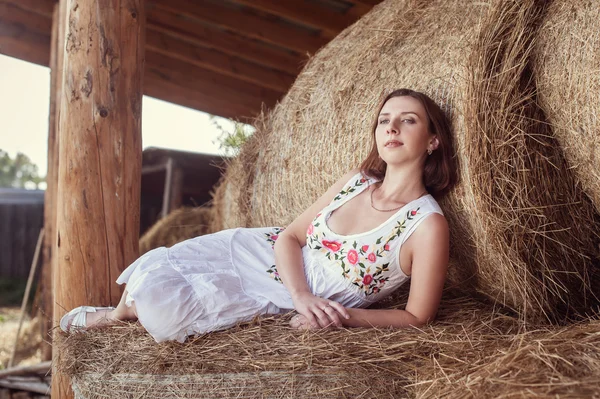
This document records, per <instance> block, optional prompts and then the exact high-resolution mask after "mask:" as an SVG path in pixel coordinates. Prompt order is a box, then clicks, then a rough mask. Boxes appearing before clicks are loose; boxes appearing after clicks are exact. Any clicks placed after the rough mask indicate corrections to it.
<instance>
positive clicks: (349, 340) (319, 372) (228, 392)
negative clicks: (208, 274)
mask: <svg viewBox="0 0 600 399" xmlns="http://www.w3.org/2000/svg"><path fill="white" fill-rule="evenodd" d="M399 300H400V303H399V305H400V307H402V306H403V305H404V304H405V303H406V300H407V295H406V293H405V294H404V295H403V296H402V297H401V298H400V299H399ZM289 317H290V315H286V316H283V317H273V318H269V317H265V318H262V319H256V320H255V321H253V322H251V323H245V324H242V325H239V326H237V327H234V328H232V329H229V330H225V331H219V332H214V333H209V334H204V335H202V336H199V337H195V338H190V339H189V340H188V341H187V342H185V343H183V344H180V343H178V342H164V343H160V344H156V342H155V341H154V340H153V339H152V337H151V336H150V335H149V334H147V333H146V332H145V331H144V329H143V328H142V327H141V326H139V324H133V323H131V324H130V323H123V324H122V325H120V326H116V327H108V328H101V329H98V330H92V331H89V332H87V333H85V334H72V335H66V334H63V333H60V334H59V337H58V338H57V339H56V341H55V343H54V344H55V345H56V346H57V353H58V354H59V362H58V367H59V368H60V369H61V370H62V371H63V372H65V373H66V374H68V375H69V376H70V377H71V378H72V381H73V385H74V389H75V391H76V392H79V394H80V398H81V399H97V398H108V397H119V398H133V397H135V398H214V397H219V398H240V397H243V398H264V397H290V398H292V397H293V398H313V397H314V398H355V397H361V398H397V397H417V398H439V397H448V398H484V397H515V398H516V397H523V394H524V393H527V395H528V396H531V397H548V398H549V397H553V398H554V397H569V398H575V397H593V396H594V395H598V394H600V388H599V387H598V384H597V381H598V379H599V378H600V334H599V333H600V319H598V317H597V315H596V318H595V319H589V320H587V321H586V322H585V323H581V324H579V325H573V326H570V327H568V328H544V327H540V328H539V329H536V330H533V331H529V332H525V331H524V326H523V324H522V323H521V322H520V321H519V320H518V319H517V318H515V317H511V316H508V315H506V314H503V313H502V312H500V311H498V309H495V308H494V307H493V305H491V304H486V303H481V302H478V301H476V300H474V299H472V298H470V297H464V296H460V295H457V294H456V292H449V291H447V292H445V294H444V301H443V302H442V306H441V307H440V310H439V316H438V321H437V322H436V323H435V324H431V325H428V326H426V327H423V328H414V327H411V328H406V329H371V328H354V329H335V330H313V331H298V330H293V329H291V328H290V327H289V326H288V321H289Z"/></svg>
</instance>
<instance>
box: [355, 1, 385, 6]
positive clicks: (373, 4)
mask: <svg viewBox="0 0 600 399" xmlns="http://www.w3.org/2000/svg"><path fill="white" fill-rule="evenodd" d="M350 2H351V3H354V4H362V5H364V6H369V7H373V6H376V5H377V4H379V3H381V2H382V0H350Z"/></svg>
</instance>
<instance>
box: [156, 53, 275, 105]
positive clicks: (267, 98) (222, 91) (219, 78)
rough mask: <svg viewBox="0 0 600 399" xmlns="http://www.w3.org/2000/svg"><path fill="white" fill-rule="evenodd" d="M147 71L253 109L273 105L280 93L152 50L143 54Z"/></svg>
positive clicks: (181, 85) (182, 85)
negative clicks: (263, 105)
mask: <svg viewBox="0 0 600 399" xmlns="http://www.w3.org/2000/svg"><path fill="white" fill-rule="evenodd" d="M146 63H147V65H148V66H147V68H146V70H147V71H149V70H153V71H155V73H157V74H158V75H160V76H162V77H163V78H164V79H165V80H168V81H170V82H172V83H176V84H178V85H179V86H180V87H182V88H185V87H187V88H192V89H194V90H196V91H200V92H205V93H207V94H210V95H213V96H214V97H220V98H222V99H228V102H229V100H230V99H231V100H233V101H232V104H233V103H235V104H239V105H242V106H246V107H250V108H254V107H256V106H257V105H259V108H260V103H261V102H265V103H268V104H272V103H274V102H275V101H276V100H278V99H279V98H281V97H282V96H283V94H284V93H283V92H280V91H275V90H272V89H267V88H264V87H260V86H257V85H255V84H252V83H249V82H244V81H242V80H239V79H235V78H231V77H228V76H224V75H221V74H219V73H216V72H213V71H209V70H206V69H200V68H199V67H197V66H195V65H192V64H189V63H187V62H183V61H179V60H175V59H172V58H169V57H166V56H164V55H162V54H158V53H155V52H153V51H147V52H146Z"/></svg>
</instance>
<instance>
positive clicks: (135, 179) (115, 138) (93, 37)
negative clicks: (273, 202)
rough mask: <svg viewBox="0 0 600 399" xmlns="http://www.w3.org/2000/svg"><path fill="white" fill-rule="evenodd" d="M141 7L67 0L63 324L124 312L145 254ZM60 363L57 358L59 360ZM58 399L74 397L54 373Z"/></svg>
mask: <svg viewBox="0 0 600 399" xmlns="http://www.w3.org/2000/svg"><path fill="white" fill-rule="evenodd" d="M144 4H145V2H144V1H143V0H90V1H85V2H82V1H77V0H67V19H66V21H67V32H66V44H65V52H64V72H63V83H62V102H61V106H60V122H59V137H60V140H59V141H60V143H59V157H60V159H59V163H58V193H57V237H56V247H55V250H56V256H57V264H56V266H57V267H56V268H55V270H54V294H55V296H54V300H55V308H54V315H55V322H56V323H57V324H58V320H60V317H61V316H62V315H64V314H65V313H66V312H67V311H69V310H70V309H72V308H75V307H77V306H80V305H93V306H106V305H113V306H114V305H116V304H117V303H118V301H119V298H120V296H121V292H122V289H121V288H122V287H119V286H118V285H117V284H116V283H115V280H116V279H117V277H118V276H119V274H120V273H121V272H122V271H123V269H124V268H125V267H126V266H128V265H129V264H130V263H131V262H133V261H134V260H135V259H136V258H137V256H138V240H139V213H140V184H141V166H142V162H141V160H142V147H141V112H142V81H143V76H142V75H143V70H144V44H145V43H144V42H145V34H144V29H145V10H144ZM53 355H54V356H53V357H54V359H55V360H56V361H57V353H54V354H53ZM53 372H54V373H53V377H52V380H53V381H52V397H53V398H54V397H55V398H61V399H62V398H71V397H73V394H72V392H71V389H70V381H69V380H68V378H66V376H65V375H61V374H60V373H58V372H57V370H56V367H55V368H54V370H53Z"/></svg>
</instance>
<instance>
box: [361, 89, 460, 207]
mask: <svg viewBox="0 0 600 399" xmlns="http://www.w3.org/2000/svg"><path fill="white" fill-rule="evenodd" d="M402 96H409V97H413V98H415V99H417V100H419V101H420V102H421V104H423V108H425V113H426V114H427V119H428V121H429V126H428V130H429V132H430V133H432V134H435V135H437V138H438V140H439V145H438V148H437V149H436V150H435V151H433V152H432V153H431V155H429V156H428V157H427V159H426V161H425V167H424V169H423V184H424V185H425V188H426V189H427V191H429V193H430V194H431V195H433V196H434V197H436V198H439V197H443V196H444V195H445V194H447V193H448V192H449V191H450V190H451V189H452V188H453V187H454V185H455V184H456V182H457V179H458V172H457V167H456V163H455V159H454V145H453V141H452V129H451V127H450V121H449V120H448V118H447V117H446V114H444V111H442V109H441V108H440V107H439V106H438V105H437V104H436V103H435V101H433V100H432V99H431V98H429V97H428V96H427V95H426V94H424V93H421V92H418V91H414V90H410V89H398V90H394V91H393V92H391V93H390V94H388V95H387V96H385V98H384V99H383V101H381V103H380V104H379V107H378V109H377V114H376V115H375V121H374V122H373V125H372V128H371V134H372V139H373V147H372V148H371V152H370V153H369V155H368V156H367V158H366V159H365V160H364V161H363V162H362V164H361V165H360V171H361V172H362V174H363V175H364V176H365V177H373V178H376V179H378V180H383V178H384V176H385V171H386V169H387V164H386V163H385V162H384V161H383V160H382V159H381V158H379V153H378V152H377V143H376V141H375V129H377V122H378V120H379V113H380V112H381V109H382V108H383V106H384V105H385V103H386V102H387V101H388V100H389V99H390V98H393V97H402Z"/></svg>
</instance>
